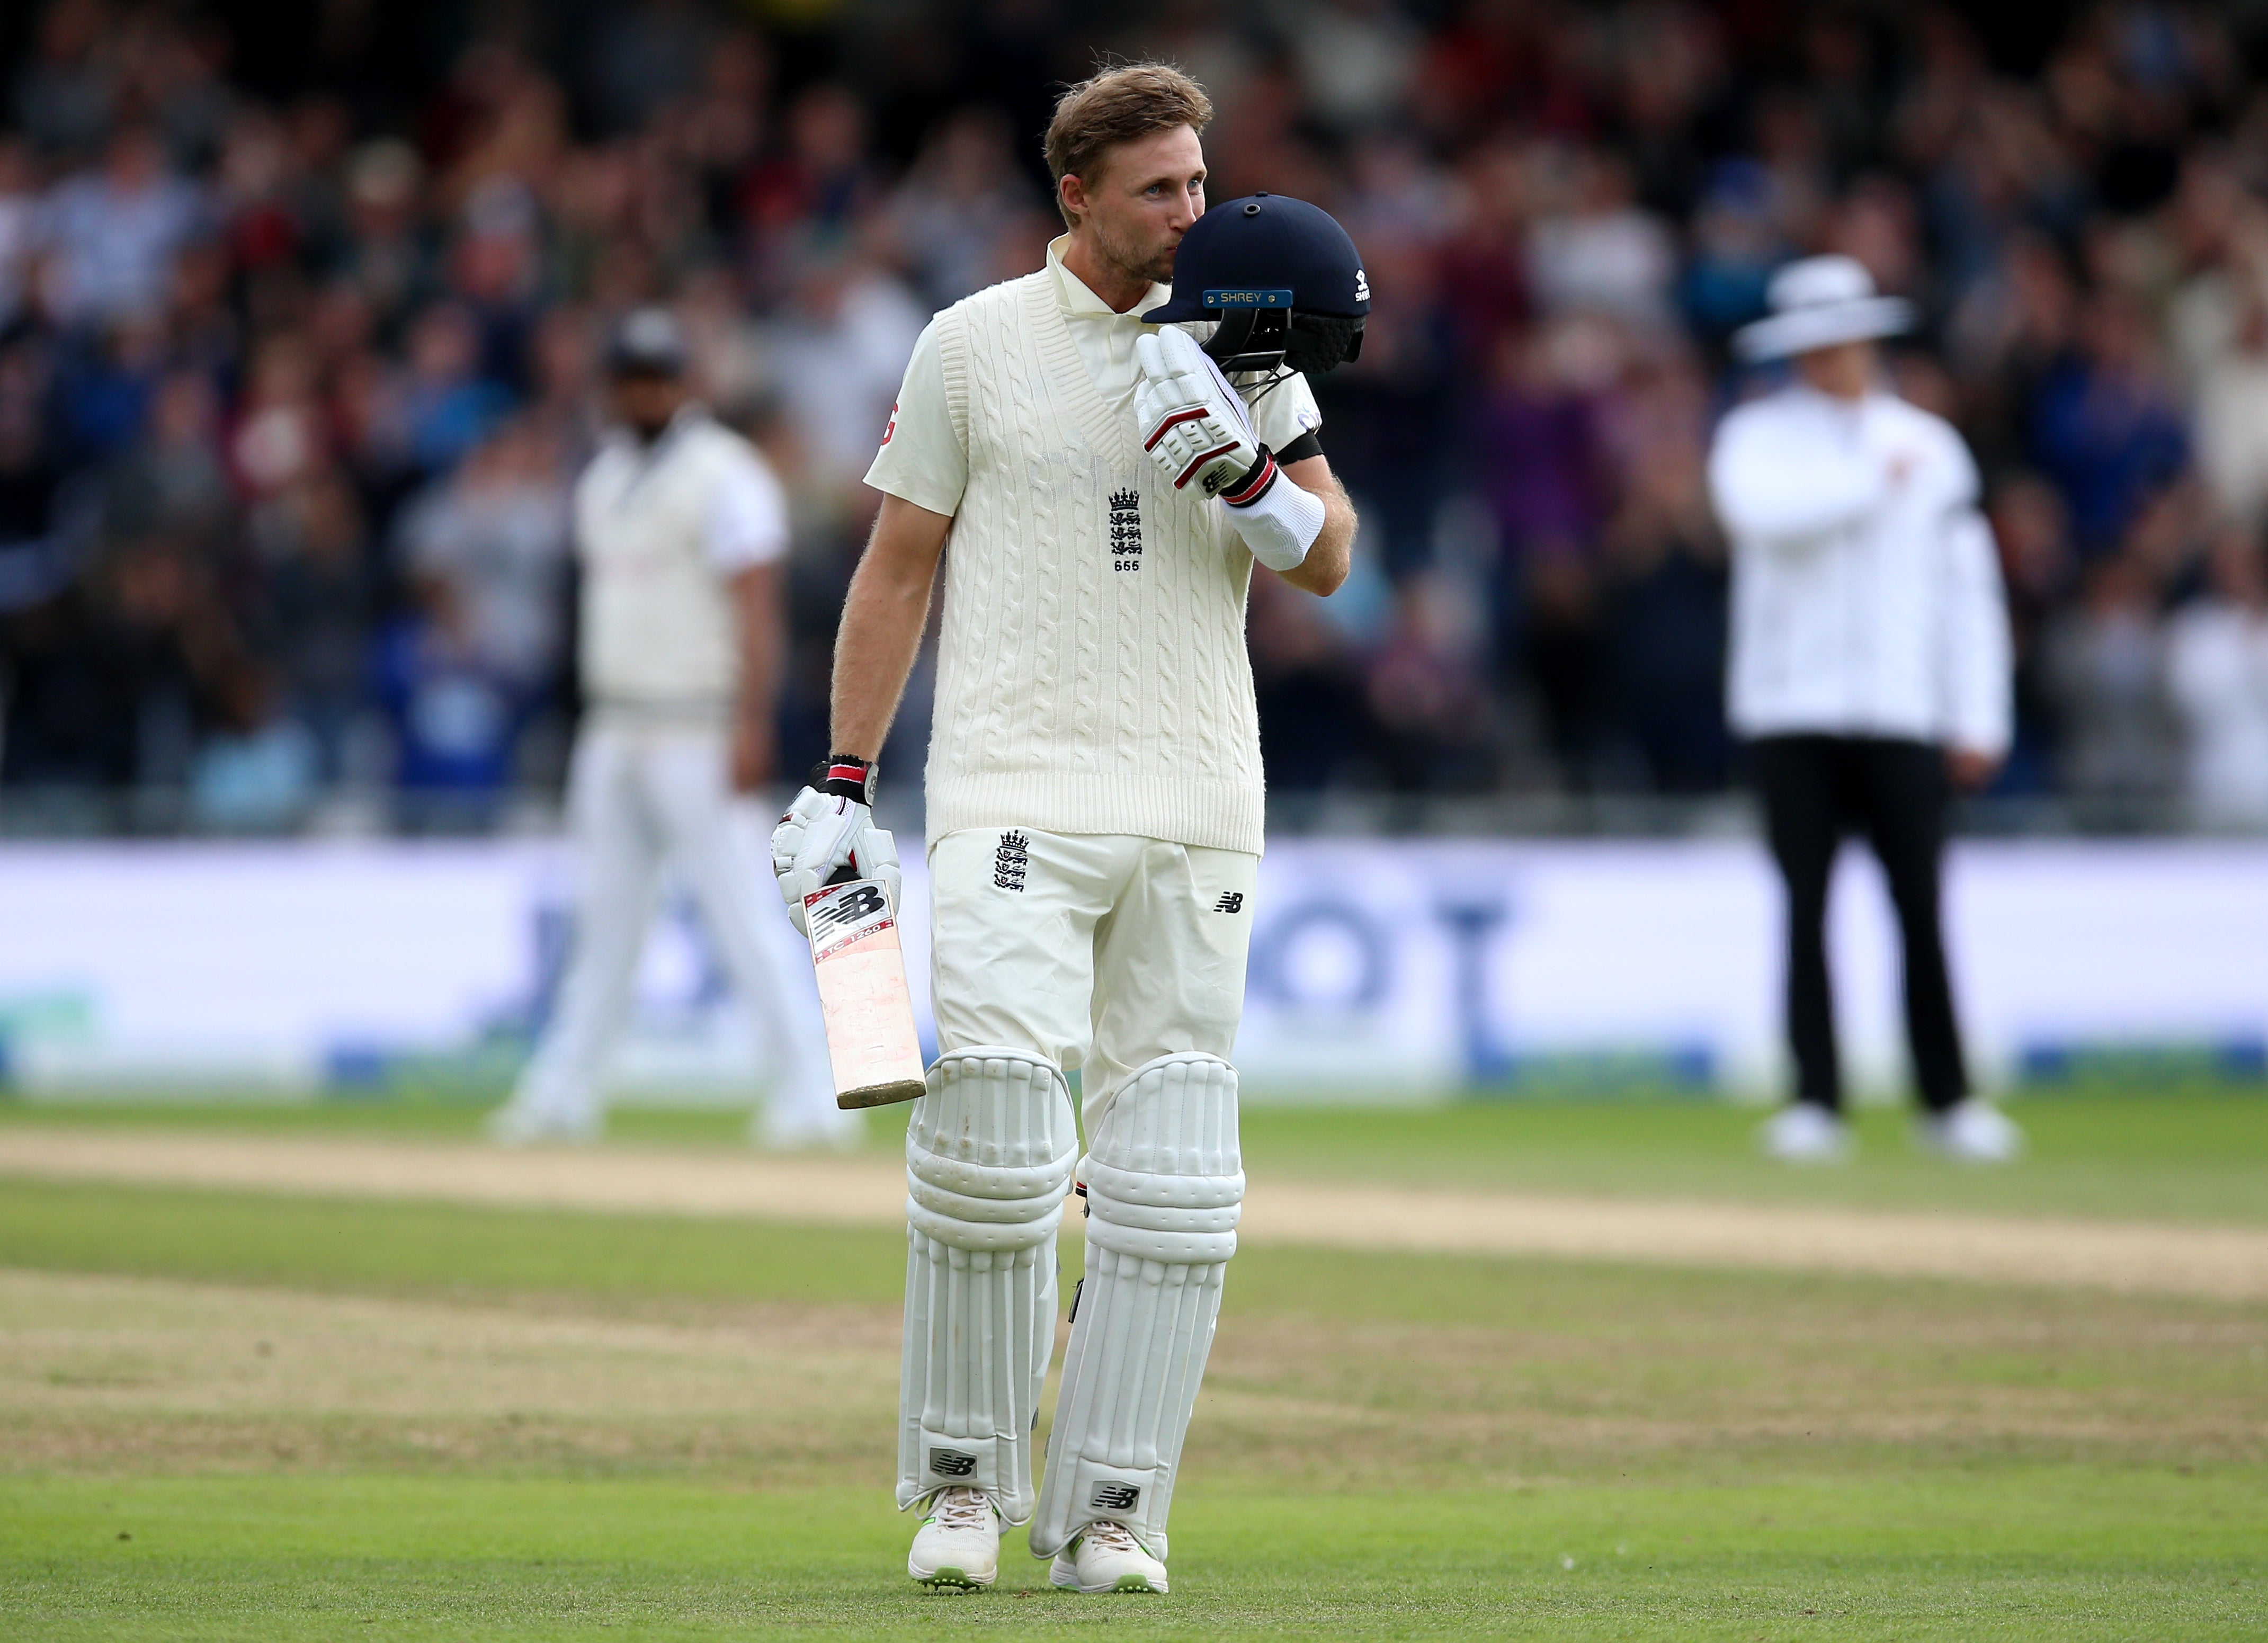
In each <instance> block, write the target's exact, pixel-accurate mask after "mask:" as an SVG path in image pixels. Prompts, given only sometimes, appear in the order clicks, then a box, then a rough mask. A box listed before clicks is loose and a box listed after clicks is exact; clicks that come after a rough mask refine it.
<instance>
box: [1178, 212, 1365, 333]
mask: <svg viewBox="0 0 2268 1643" xmlns="http://www.w3.org/2000/svg"><path fill="white" fill-rule="evenodd" d="M1369 313H1370V279H1369V276H1366V274H1364V273H1363V271H1362V254H1361V253H1360V252H1359V251H1357V250H1356V249H1355V248H1354V241H1353V240H1351V239H1349V238H1348V237H1347V231H1346V230H1345V229H1344V228H1342V227H1340V226H1339V225H1338V222H1337V219H1336V218H1334V217H1332V216H1331V214H1330V213H1329V211H1326V210H1322V208H1321V207H1320V206H1314V205H1310V204H1308V203H1307V202H1306V201H1305V200H1295V199H1292V197H1291V196H1290V195H1281V194H1255V195H1249V196H1248V197H1246V198H1244V199H1241V200H1228V201H1224V202H1223V203H1221V204H1219V205H1216V206H1214V207H1213V208H1212V210H1209V211H1207V212H1206V213H1205V214H1204V216H1203V217H1198V218H1197V221H1196V222H1194V223H1192V224H1190V225H1189V232H1187V233H1186V234H1183V235H1182V243H1181V246H1180V248H1179V249H1178V250H1176V251H1175V253H1174V294H1173V295H1172V297H1170V298H1167V302H1166V304H1165V306H1163V307H1159V308H1152V309H1151V310H1150V312H1149V313H1145V314H1144V315H1143V316H1142V318H1143V320H1144V321H1145V323H1147V324H1150V325H1182V324H1187V323H1189V322H1191V321H1194V320H1218V321H1219V324H1218V326H1217V327H1216V328H1215V329H1214V331H1213V334H1212V336H1211V339H1210V340H1208V341H1207V342H1206V343H1205V344H1204V350H1205V352H1206V353H1208V354H1211V356H1212V357H1213V361H1214V363H1215V364H1217V365H1219V366H1220V368H1221V369H1222V370H1223V371H1238V372H1241V371H1273V370H1275V369H1276V367H1277V366H1278V365H1289V366H1291V368H1292V370H1294V371H1300V372H1318V371H1329V369H1330V368H1331V367H1332V366H1334V365H1339V364H1341V363H1342V362H1344V361H1346V360H1351V359H1353V358H1355V357H1358V356H1359V355H1360V354H1361V352H1362V327H1363V320H1365V318H1366V316H1367V315H1368V314H1369Z"/></svg>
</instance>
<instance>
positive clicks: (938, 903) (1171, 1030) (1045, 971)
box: [929, 828, 1260, 1137]
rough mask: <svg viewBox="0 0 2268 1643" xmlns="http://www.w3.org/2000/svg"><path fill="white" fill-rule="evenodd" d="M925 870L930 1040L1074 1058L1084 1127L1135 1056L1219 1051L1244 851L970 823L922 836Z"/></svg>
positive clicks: (1240, 1008)
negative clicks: (930, 839)
mask: <svg viewBox="0 0 2268 1643" xmlns="http://www.w3.org/2000/svg"><path fill="white" fill-rule="evenodd" d="M929 867H930V905H931V925H930V929H931V937H930V940H931V974H932V997H933V998H934V1002H935V1006H936V1011H937V1038H938V1049H939V1052H940V1053H942V1052H944V1051H947V1050H962V1049H968V1048H969V1047H971V1046H974V1045H978V1044H1004V1045H1007V1046H1009V1047H1010V1048H1013V1049H1021V1050H1031V1051H1032V1052H1034V1053H1035V1054H1036V1055H1040V1056H1043V1057H1046V1058H1047V1059H1049V1060H1050V1061H1052V1062H1054V1063H1055V1064H1056V1065H1057V1066H1059V1067H1062V1068H1063V1069H1064V1071H1065V1072H1071V1071H1074V1070H1078V1071H1079V1072H1081V1074H1082V1076H1081V1079H1080V1103H1079V1104H1080V1109H1081V1114H1080V1116H1081V1117H1082V1118H1083V1119H1084V1120H1085V1124H1086V1133H1087V1135H1088V1136H1090V1137H1092V1136H1093V1135H1094V1133H1095V1132H1096V1131H1097V1130H1099V1129H1100V1128H1101V1124H1102V1119H1103V1116H1104V1115H1105V1114H1107V1113H1108V1111H1109V1110H1110V1103H1111V1101H1112V1100H1113V1099H1114V1098H1115V1097H1116V1095H1117V1094H1118V1091H1119V1089H1120V1088H1121V1087H1123V1085H1124V1084H1125V1082H1126V1080H1127V1079H1129V1078H1130V1077H1131V1076H1132V1075H1133V1073H1134V1071H1135V1069H1136V1068H1138V1067H1140V1066H1142V1065H1145V1064H1146V1063H1148V1062H1151V1061H1154V1060H1155V1059H1157V1058H1158V1057H1160V1056H1167V1055H1173V1054H1175V1053H1176V1052H1177V1051H1181V1050H1200V1051H1203V1052H1204V1054H1206V1055H1211V1056H1218V1057H1220V1058H1221V1059H1222V1060H1224V1061H1226V1060H1228V1059H1229V1057H1230V1054H1231V1052H1232V1051H1233V1050H1234V1048H1235V1045H1236V1028H1237V1022H1238V1020H1240V1019H1241V1016H1242V1015H1243V1013H1244V962H1245V954H1246V949H1247V948H1248V946H1249V945H1250V932H1251V929H1252V895H1253V887H1254V885H1255V883H1256V881H1257V880H1258V878H1259V873H1260V858H1258V857H1257V856H1252V855H1247V854H1246V853H1245V852H1243V851H1233V850H1203V849H1199V848H1197V847H1195V846H1192V845H1187V844H1167V843H1165V842H1164V841H1163V840H1160V839H1154V838H1134V837H1129V836H1122V835H1101V834H1072V833H1042V832H1038V831H1035V830H1034V829H1028V828H1006V829H1002V828H972V829H968V830H966V831H963V832H959V833H948V834H946V836H944V837H943V838H941V839H939V840H938V841H937V843H936V844H933V845H932V846H931V847H930V852H929Z"/></svg>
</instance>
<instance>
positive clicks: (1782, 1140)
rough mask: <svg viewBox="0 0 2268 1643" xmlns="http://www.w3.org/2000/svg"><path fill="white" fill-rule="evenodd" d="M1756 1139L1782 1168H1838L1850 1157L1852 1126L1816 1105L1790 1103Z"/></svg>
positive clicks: (1800, 1102)
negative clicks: (1837, 1165) (1787, 1166)
mask: <svg viewBox="0 0 2268 1643" xmlns="http://www.w3.org/2000/svg"><path fill="white" fill-rule="evenodd" d="M1756 1139H1757V1141H1758V1142H1759V1144H1761V1145H1762V1146H1763V1147H1764V1152H1765V1153H1766V1154H1767V1155H1769V1156H1771V1157H1773V1158H1777V1159H1778V1160H1780V1162H1782V1163H1783V1164H1839V1163H1841V1162H1843V1160H1845V1159H1847V1158H1849V1157H1850V1156H1851V1147H1852V1141H1851V1126H1850V1125H1849V1124H1845V1123H1844V1122H1843V1119H1842V1116H1840V1115H1839V1114H1837V1113H1831V1112H1830V1111H1828V1110H1827V1109H1826V1108H1824V1107H1822V1106H1821V1105H1820V1104H1819V1103H1818V1102H1817V1101H1790V1102H1789V1103H1788V1104H1787V1105H1786V1106H1785V1107H1783V1108H1781V1109H1779V1110H1778V1112H1776V1113H1774V1114H1773V1115H1772V1116H1771V1122H1770V1123H1768V1124H1765V1125H1764V1129H1763V1130H1762V1131H1759V1132H1758V1134H1757V1137H1756Z"/></svg>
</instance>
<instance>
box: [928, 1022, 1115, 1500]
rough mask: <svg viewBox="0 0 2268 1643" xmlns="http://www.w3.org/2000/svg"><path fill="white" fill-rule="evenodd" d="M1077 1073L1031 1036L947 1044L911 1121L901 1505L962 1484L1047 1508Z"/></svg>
mask: <svg viewBox="0 0 2268 1643" xmlns="http://www.w3.org/2000/svg"><path fill="white" fill-rule="evenodd" d="M1078 1151H1079V1141H1078V1132H1077V1131H1076V1129H1075V1128H1074V1126H1073V1124H1072V1123H1071V1098H1070V1095H1069V1094H1068V1092H1067V1091H1066V1090H1065V1089H1064V1079H1063V1073H1062V1072H1060V1071H1059V1070H1058V1069H1057V1067H1056V1066H1055V1065H1053V1064H1052V1063H1051V1062H1049V1061H1048V1060H1046V1059H1045V1058H1043V1057H1039V1056H1035V1055H1034V1054H1032V1053H1031V1052H1030V1051H1029V1050H1002V1049H996V1048H990V1047H980V1048H977V1049H973V1050H954V1051H953V1052H952V1053H951V1054H948V1055H945V1056H940V1057H939V1058H938V1061H937V1065H934V1066H932V1068H931V1069H930V1070H929V1091H928V1094H924V1096H923V1097H922V1098H921V1099H920V1100H919V1101H917V1102H916V1103H915V1106H914V1111H913V1118H912V1122H911V1123H910V1124H909V1125H908V1126H907V1129H906V1221H907V1229H906V1243H907V1253H906V1326H905V1356H904V1360H903V1365H902V1373H901V1374H900V1378H899V1382H898V1434H899V1435H898V1505H899V1507H901V1508H903V1507H909V1506H912V1505H913V1504H914V1503H915V1502H916V1501H918V1500H922V1499H926V1498H927V1497H928V1496H929V1495H931V1494H932V1493H934V1492H936V1491H938V1490H939V1489H941V1488H945V1487H946V1486H948V1485H966V1486H968V1487H971V1488H976V1489H982V1490H983V1491H984V1492H985V1493H986V1494H988V1495H990V1497H991V1498H992V1503H993V1505H994V1506H996V1507H998V1509H999V1512H1000V1515H1001V1517H1002V1518H1004V1519H1005V1521H1008V1522H1011V1523H1021V1522H1023V1521H1025V1520H1026V1519H1027V1518H1029V1517H1030V1516H1031V1514H1032V1505H1033V1499H1032V1428H1033V1426H1035V1424H1036V1423H1037V1421H1038V1419H1039V1407H1040V1386H1041V1382H1042V1381H1043V1380H1045V1378H1046V1376H1047V1372H1048V1359H1049V1355H1050V1354H1051V1353H1052V1352H1053V1351H1054V1348H1055V1335H1056V1251H1055V1240H1056V1228H1057V1226H1058V1225H1060V1224H1061V1222H1062V1220H1063V1201H1064V1192H1065V1190H1067V1189H1068V1188H1069V1187H1070V1185H1071V1164H1072V1161H1073V1160H1074V1159H1075V1157H1076V1156H1077V1154H1078Z"/></svg>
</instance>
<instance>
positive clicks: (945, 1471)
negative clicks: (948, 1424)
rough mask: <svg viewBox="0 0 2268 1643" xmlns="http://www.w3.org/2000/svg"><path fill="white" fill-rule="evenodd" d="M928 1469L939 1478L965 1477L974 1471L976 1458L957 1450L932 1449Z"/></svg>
mask: <svg viewBox="0 0 2268 1643" xmlns="http://www.w3.org/2000/svg"><path fill="white" fill-rule="evenodd" d="M929 1469H930V1470H932V1471H933V1472H935V1473H936V1474H937V1475H938V1476H939V1477H968V1475H969V1474H970V1473H971V1472H973V1471H975V1470H976V1456H975V1455H965V1454H963V1453H962V1452H961V1450H959V1449H932V1450H931V1451H930V1452H929Z"/></svg>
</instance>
